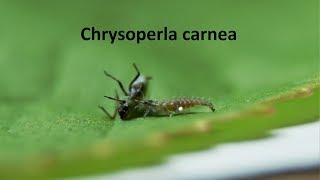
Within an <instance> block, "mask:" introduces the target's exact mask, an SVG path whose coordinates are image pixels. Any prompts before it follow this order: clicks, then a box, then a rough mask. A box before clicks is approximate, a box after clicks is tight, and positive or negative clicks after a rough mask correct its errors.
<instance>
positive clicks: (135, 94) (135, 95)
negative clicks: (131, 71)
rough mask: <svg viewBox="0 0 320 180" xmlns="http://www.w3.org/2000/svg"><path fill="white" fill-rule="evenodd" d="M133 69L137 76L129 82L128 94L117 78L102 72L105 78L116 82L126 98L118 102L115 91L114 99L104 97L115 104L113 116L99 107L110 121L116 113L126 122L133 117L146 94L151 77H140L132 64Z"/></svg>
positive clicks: (136, 68)
mask: <svg viewBox="0 0 320 180" xmlns="http://www.w3.org/2000/svg"><path fill="white" fill-rule="evenodd" d="M133 67H134V68H135V70H136V71H137V75H136V76H135V77H134V78H133V80H132V81H131V82H130V84H129V91H128V92H127V91H126V90H125V88H124V86H123V84H122V82H121V81H120V80H118V79H117V78H115V77H114V76H112V75H111V74H109V73H107V72H106V71H104V74H105V75H106V76H107V77H109V78H111V79H113V80H115V81H117V82H118V84H119V86H120V89H121V90H122V92H123V93H124V95H125V96H126V97H125V99H126V100H119V96H118V93H117V91H116V98H112V97H108V96H105V97H107V98H109V99H112V100H115V101H116V103H117V105H116V109H115V111H114V113H113V115H111V114H110V113H108V111H107V110H106V109H105V108H103V107H102V106H99V108H100V109H101V110H102V111H103V112H104V113H105V114H106V115H107V116H108V117H109V118H111V119H115V117H116V116H117V112H118V113H119V115H120V118H121V119H122V120H127V119H130V118H132V117H134V115H135V114H136V107H137V105H138V104H139V101H140V100H142V99H143V98H144V96H145V94H146V92H147V85H148V80H150V79H151V77H147V76H143V75H141V74H140V71H139V69H138V67H137V66H136V65H135V64H134V63H133Z"/></svg>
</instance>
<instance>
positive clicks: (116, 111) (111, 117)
mask: <svg viewBox="0 0 320 180" xmlns="http://www.w3.org/2000/svg"><path fill="white" fill-rule="evenodd" d="M116 99H117V100H119V95H118V92H117V91H116ZM98 107H99V108H100V109H101V110H102V111H103V112H104V113H105V114H106V115H107V116H108V117H109V118H110V119H111V120H114V119H115V118H116V117H117V113H118V101H116V108H115V110H114V113H113V115H111V114H110V113H109V112H108V111H107V110H106V109H105V108H104V107H102V106H98Z"/></svg>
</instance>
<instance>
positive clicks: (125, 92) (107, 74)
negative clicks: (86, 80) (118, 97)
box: [104, 71, 128, 96]
mask: <svg viewBox="0 0 320 180" xmlns="http://www.w3.org/2000/svg"><path fill="white" fill-rule="evenodd" d="M104 74H105V75H106V76H107V77H110V78H111V79H113V80H115V81H117V82H118V84H119V86H120V88H121V90H122V92H123V93H124V95H126V96H128V92H127V91H126V90H125V89H124V87H123V84H122V82H121V81H120V80H118V79H117V78H115V77H114V76H112V75H111V74H109V73H107V71H104Z"/></svg>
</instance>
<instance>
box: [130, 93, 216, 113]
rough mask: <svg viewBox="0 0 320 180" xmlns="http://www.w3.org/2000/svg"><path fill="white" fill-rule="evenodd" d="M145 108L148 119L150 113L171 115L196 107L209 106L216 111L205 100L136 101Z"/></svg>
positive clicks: (187, 98) (186, 98)
mask: <svg viewBox="0 0 320 180" xmlns="http://www.w3.org/2000/svg"><path fill="white" fill-rule="evenodd" d="M136 101H137V102H139V103H140V104H142V105H143V106H144V109H145V113H144V117H146V116H147V115H148V114H149V113H150V112H152V113H153V114H165V115H170V117H171V116H172V115H173V114H178V113H181V112H182V111H183V110H184V109H187V108H191V107H195V106H207V107H209V108H210V109H211V110H212V112H214V111H215V108H214V107H213V104H212V103H211V102H209V101H207V100H205V99H203V98H198V97H196V98H189V97H185V98H177V99H171V100H167V101H162V102H161V101H153V100H136Z"/></svg>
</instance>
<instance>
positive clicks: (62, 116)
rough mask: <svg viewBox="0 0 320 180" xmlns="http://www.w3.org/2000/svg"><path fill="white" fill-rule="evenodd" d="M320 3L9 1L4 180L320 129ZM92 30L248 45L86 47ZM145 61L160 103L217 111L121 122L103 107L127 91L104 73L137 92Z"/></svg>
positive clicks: (0, 161) (1, 149) (136, 162)
mask: <svg viewBox="0 0 320 180" xmlns="http://www.w3.org/2000/svg"><path fill="white" fill-rule="evenodd" d="M317 3H318V2H317V1H312V0H311V1H308V2H305V1H300V2H299V1H296V2H292V1H289V0H284V1H275V0H272V1H268V2H265V3H261V2H256V1H250V0H249V1H237V2H228V1H217V2H216V1H208V2H205V1H201V2H199V3H198V2H197V3H194V2H183V4H181V2H171V1H161V3H160V4H157V3H149V2H144V3H140V4H139V3H136V2H127V3H126V4H123V3H121V2H113V4H112V5H110V3H109V2H100V1H99V2H98V1H97V2H95V1H92V2H90V5H89V4H87V3H84V2H78V3H77V4H74V3H72V2H68V3H67V2H66V3H62V2H58V1H57V2H50V3H48V4H45V3H42V2H40V1H39V2H36V1H33V2H20V3H14V2H13V1H4V2H2V3H1V6H0V20H1V22H3V25H2V28H1V29H0V34H1V35H2V36H1V42H0V51H1V53H0V87H1V88H0V177H17V178H18V177H20V178H21V177H26V176H30V177H49V176H50V177H52V176H73V175H85V174H90V173H98V172H99V173H101V172H112V171H116V170H120V169H124V168H128V167H135V166H140V165H149V164H154V163H159V162H161V161H162V160H164V159H165V158H166V157H167V156H168V155H171V154H175V153H179V152H184V151H191V150H196V149H203V148H207V147H209V146H210V147H211V146H214V145H217V144H220V143H225V142H230V141H242V140H247V139H255V138H261V137H265V136H267V135H268V131H269V130H271V129H274V128H279V127H284V126H289V125H294V124H300V123H306V122H309V121H314V120H317V119H319V104H318V98H319V88H317V87H319V83H320V82H319V77H320V76H319V70H318V67H319V54H318V50H319V47H318V39H319V38H318V35H319V34H318V31H317V17H318V13H317V12H318V11H317V7H318V6H317ZM142 5H143V6H142ZM177 7H179V8H178V9H177ZM160 9H161V10H160ZM183 10H184V11H185V12H184V11H183ZM91 26H95V27H96V28H99V29H100V30H112V31H115V30H126V31H127V30H135V31H137V30H146V31H147V30H156V31H157V30H163V28H164V27H165V26H166V27H168V29H170V30H175V31H177V32H178V34H180V35H181V34H182V32H183V31H185V30H190V31H192V30H198V31H201V30H217V31H219V30H235V31H237V40H236V41H212V40H211V41H210V40H204V41H184V40H182V39H181V38H178V40H177V41H165V40H161V41H146V40H145V41H142V42H140V44H136V43H135V42H134V41H119V40H117V41H116V42H115V43H114V44H110V42H109V41H108V40H105V41H83V40H82V39H81V36H80V32H81V29H82V28H84V27H91ZM133 62H135V63H136V64H137V65H138V67H139V69H140V71H141V72H142V73H143V74H145V75H148V76H152V77H153V79H152V80H151V83H150V87H149V89H148V94H147V97H148V98H150V99H157V100H165V99H170V98H171V97H173V96H176V97H177V96H200V97H206V98H211V100H212V102H213V104H214V105H215V107H216V112H215V113H212V112H209V110H208V109H207V108H198V109H193V110H191V112H196V113H194V114H187V115H181V116H173V117H172V118H169V117H148V118H137V119H134V120H132V121H126V122H125V121H121V120H120V119H116V121H110V120H109V119H107V118H106V117H105V116H104V114H103V113H102V112H101V111H100V110H99V109H98V108H97V106H98V105H103V106H105V107H106V109H108V111H110V112H111V111H113V110H114V108H115V107H114V102H112V101H108V100H106V99H105V98H103V96H104V95H108V96H113V95H114V90H115V89H117V90H118V91H119V87H118V85H117V83H116V82H114V81H113V80H111V79H108V78H106V77H105V76H104V74H103V70H107V71H108V72H109V73H111V74H113V75H114V76H116V77H118V78H119V79H121V80H122V81H123V82H124V84H125V85H128V84H129V82H130V80H131V79H132V78H133V77H134V75H135V70H134V69H133V67H132V63H133ZM121 98H123V96H122V97H121Z"/></svg>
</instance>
